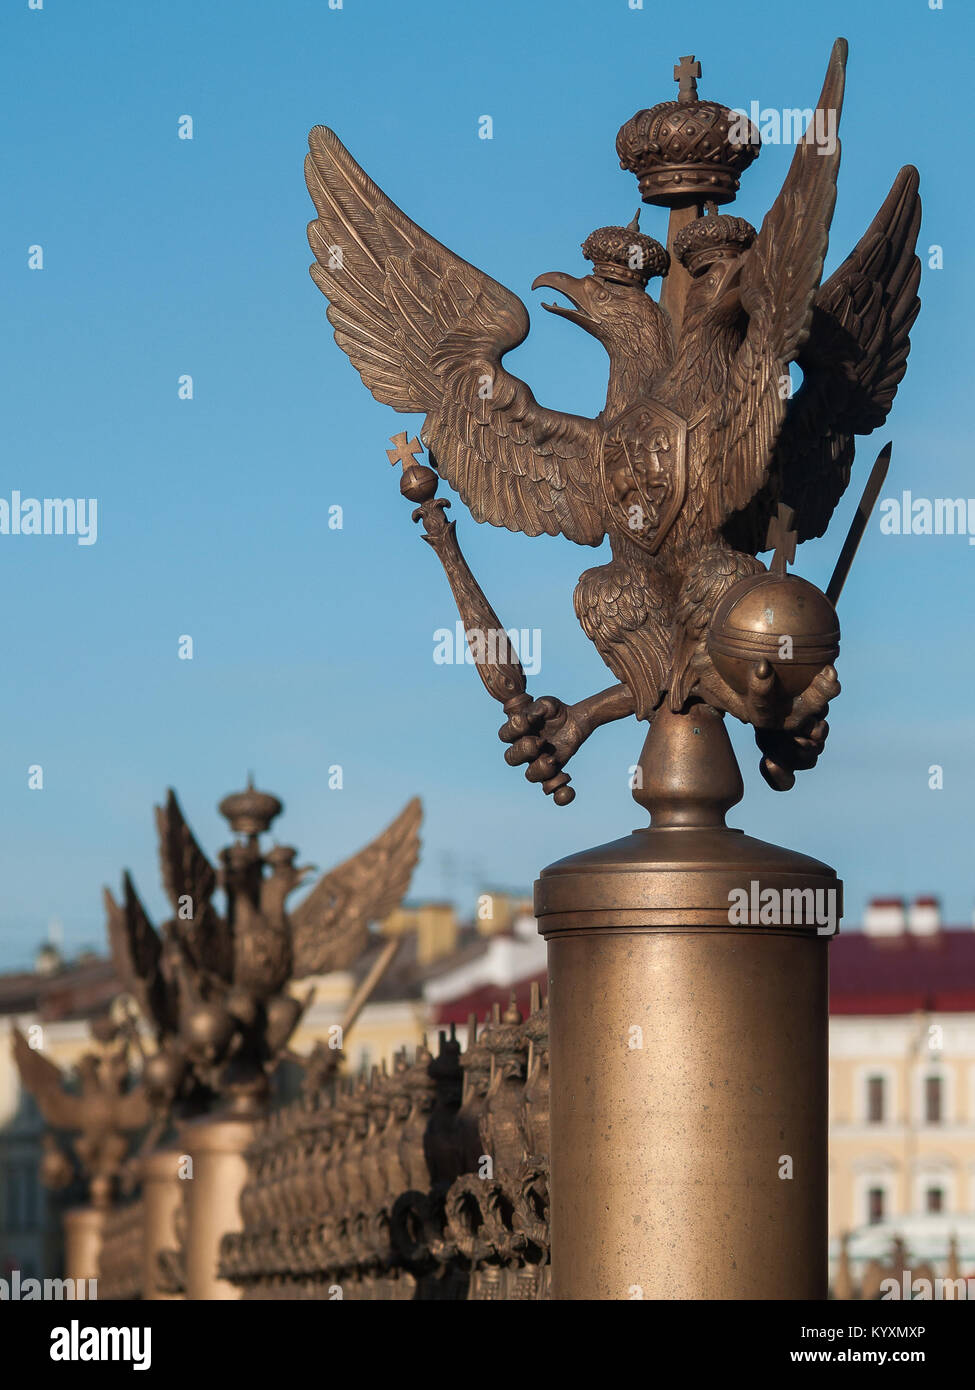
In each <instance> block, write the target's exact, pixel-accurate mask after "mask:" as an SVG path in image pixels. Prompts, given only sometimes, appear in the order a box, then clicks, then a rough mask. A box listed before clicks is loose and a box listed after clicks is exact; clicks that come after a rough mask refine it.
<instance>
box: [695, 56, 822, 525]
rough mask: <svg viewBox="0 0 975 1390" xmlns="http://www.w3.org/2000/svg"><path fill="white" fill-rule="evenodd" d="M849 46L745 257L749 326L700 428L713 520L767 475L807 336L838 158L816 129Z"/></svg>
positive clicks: (744, 499)
mask: <svg viewBox="0 0 975 1390" xmlns="http://www.w3.org/2000/svg"><path fill="white" fill-rule="evenodd" d="M846 53H847V45H846V41H845V39H837V41H836V43H835V44H834V45H833V52H832V54H831V56H830V62H829V67H828V69H827V72H826V79H825V81H824V83H823V90H822V93H821V95H820V98H819V103H818V107H817V111H816V112H814V114H813V119H812V120H811V121H810V123H809V127H808V129H807V130H806V133H805V135H804V137H803V139H802V140H801V141H800V142H799V144H798V145H797V147H796V152H795V155H794V156H793V159H792V164H791V165H790V167H789V173H788V175H787V176H786V180H785V183H784V184H783V185H782V189H781V191H780V192H779V195H778V197H777V198H776V200H775V202H774V204H773V205H772V207H771V208H770V209H769V212H768V213H767V215H766V217H765V220H764V222H763V223H762V228H761V231H760V232H759V234H758V236H757V237H756V239H755V242H754V245H753V246H752V248H751V250H750V251H748V252H747V253H746V254H745V255H744V256H743V257H742V270H741V282H740V284H741V290H740V293H741V302H742V307H743V309H744V310H745V312H746V314H747V315H748V329H747V332H746V334H745V337H744V339H743V341H742V343H741V346H740V347H739V349H738V351H737V353H736V355H735V358H734V360H733V363H732V367H731V379H730V382H729V384H728V387H727V389H726V390H725V391H723V392H722V393H721V394H720V395H719V396H717V397H716V398H715V399H714V400H713V401H712V402H711V403H710V406H711V408H710V410H709V411H708V414H707V416H706V417H705V419H704V421H703V422H702V424H701V426H700V427H699V428H700V429H701V430H702V431H704V432H705V434H710V435H711V442H710V443H709V444H708V445H707V447H708V453H709V458H710V468H709V474H710V480H709V486H708V500H707V502H706V503H705V505H706V506H707V507H708V508H709V509H710V510H711V520H712V521H713V523H714V524H715V525H716V526H720V525H722V524H723V523H724V522H725V521H727V519H728V517H729V516H730V515H731V514H732V513H734V512H737V511H739V510H740V509H742V508H744V507H746V506H747V505H748V503H749V502H750V501H751V500H752V498H753V497H754V496H755V494H756V493H757V492H758V491H759V489H760V488H762V486H763V485H764V483H765V480H766V477H767V474H768V470H769V466H770V464H771V461H772V456H773V452H774V449H775V445H776V440H777V439H778V436H779V431H780V430H781V428H782V424H783V421H784V419H785V415H786V409H787V405H788V392H787V391H785V390H783V381H784V380H786V379H787V378H788V372H789V364H790V363H791V362H793V361H794V360H795V359H796V357H797V356H798V353H799V350H800V348H801V347H802V345H803V343H804V342H805V341H806V338H807V336H808V334H809V327H810V323H811V320H812V313H813V299H814V296H815V294H816V289H817V287H818V285H819V281H820V277H821V275H822V273H823V261H824V259H825V257H826V250H827V247H828V244H829V228H830V223H831V221H832V217H833V208H834V205H835V203H836V175H837V172H838V170H839V162H840V143H839V139H838V138H836V139H835V140H834V142H833V147H832V149H830V148H829V145H828V144H827V143H826V142H825V141H824V140H823V139H822V134H823V132H826V131H830V130H831V131H834V132H835V131H836V129H838V126H839V117H840V111H841V109H842V105H843V89H844V80H845V68H846ZM820 112H822V113H823V114H822V115H819V113H820ZM817 132H819V136H820V138H819V140H817Z"/></svg>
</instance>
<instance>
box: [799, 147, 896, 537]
mask: <svg viewBox="0 0 975 1390" xmlns="http://www.w3.org/2000/svg"><path fill="white" fill-rule="evenodd" d="M920 226H921V200H920V198H919V197H918V172H917V170H916V169H914V168H912V167H911V166H907V167H906V168H904V169H902V170H901V171H900V173H899V174H898V175H897V178H896V179H895V180H894V185H893V187H892V188H891V190H890V193H889V194H888V195H887V198H886V200H885V202H884V205H883V207H882V208H881V209H880V211H879V212H878V213H877V215H876V217H875V218H874V219H873V222H872V223H871V224H870V227H869V228H868V230H867V231H866V232H865V233H864V235H863V236H862V237H861V238H860V240H859V242H858V243H857V245H856V247H855V248H854V250H853V251H852V252H851V253H850V255H849V256H848V257H847V259H846V260H845V261H844V262H843V264H842V265H841V266H840V267H839V269H838V270H837V271H836V272H835V273H834V274H833V275H831V276H830V277H829V279H828V280H827V281H826V283H825V284H824V285H823V286H822V288H821V289H820V291H819V293H818V294H817V295H816V302H815V305H814V307H813V317H812V326H811V329H810V333H809V338H808V340H807V342H806V345H805V347H804V348H803V350H802V352H801V353H800V356H799V365H800V366H801V367H802V370H803V384H802V387H801V388H800V390H799V391H797V392H796V395H795V398H794V400H793V401H792V403H791V404H790V406H789V411H788V414H787V415H786V420H785V426H784V428H783V430H782V434H781V436H780V438H779V445H778V450H777V458H776V465H775V468H774V471H775V472H777V473H778V474H779V475H780V478H781V482H780V485H779V492H780V495H781V498H782V500H783V501H785V502H787V503H788V504H789V506H790V507H792V509H793V511H794V512H795V523H794V524H795V526H796V530H797V532H798V538H799V540H800V541H805V540H809V539H811V538H812V537H813V536H821V535H822V534H823V532H824V531H825V530H826V527H827V526H828V524H829V520H830V517H831V516H832V515H833V510H834V508H835V507H836V504H837V502H838V501H839V500H840V498H841V497H842V496H843V493H844V492H845V491H846V487H847V484H848V483H849V481H850V469H851V466H852V464H853V455H854V449H855V440H854V436H855V435H857V434H869V433H870V432H871V431H872V430H875V429H877V428H878V427H879V426H880V425H882V424H883V423H884V421H885V420H886V418H887V415H888V413H889V411H890V408H891V405H892V404H893V401H894V396H895V394H896V392H897V387H898V386H899V385H900V382H901V378H902V377H903V375H904V372H905V371H906V369H907V355H908V353H909V352H910V350H911V329H912V327H913V326H914V320H915V319H916V318H917V316H918V313H919V311H920V308H921V301H920V299H919V298H918V293H917V291H918V285H919V283H920V279H921V262H920V261H919V260H918V258H917V255H916V254H915V246H916V244H917V236H918V231H919V230H920Z"/></svg>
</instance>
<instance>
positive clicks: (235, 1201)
mask: <svg viewBox="0 0 975 1390" xmlns="http://www.w3.org/2000/svg"><path fill="white" fill-rule="evenodd" d="M256 1127H257V1120H256V1119H251V1118H246V1117H240V1118H238V1117H236V1116H227V1117H219V1116H218V1117H215V1118H210V1117H207V1118H206V1119H203V1120H194V1121H193V1122H192V1123H190V1124H188V1125H187V1126H186V1127H185V1129H184V1130H183V1132H182V1139H183V1142H184V1144H185V1146H186V1153H187V1154H188V1155H189V1156H190V1158H191V1159H192V1160H193V1176H192V1178H187V1179H186V1180H185V1181H184V1182H182V1183H181V1184H180V1186H181V1187H182V1188H183V1189H184V1191H183V1200H184V1202H185V1204H186V1297H187V1298H191V1299H236V1298H240V1296H241V1295H240V1290H239V1289H238V1288H236V1287H235V1285H233V1284H231V1283H230V1282H229V1280H227V1279H221V1278H220V1277H219V1276H218V1274H217V1265H218V1261H219V1256H220V1240H221V1237H222V1236H223V1235H224V1234H225V1233H226V1232H228V1231H239V1230H241V1229H242V1227H243V1223H242V1221H241V1217H240V1207H239V1198H240V1193H241V1190H242V1188H243V1186H244V1183H245V1181H246V1180H247V1161H246V1159H245V1157H244V1152H245V1150H246V1149H247V1146H248V1144H250V1142H251V1140H252V1139H253V1137H254V1133H255V1130H256Z"/></svg>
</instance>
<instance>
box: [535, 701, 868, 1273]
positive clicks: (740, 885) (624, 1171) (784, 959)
mask: <svg viewBox="0 0 975 1390" xmlns="http://www.w3.org/2000/svg"><path fill="white" fill-rule="evenodd" d="M640 768H641V773H642V778H643V786H642V788H641V787H638V788H637V790H635V792H634V796H635V797H636V798H637V800H638V801H640V802H641V804H643V805H646V806H648V807H649V808H650V809H651V812H652V823H651V828H649V829H646V830H638V831H634V833H633V834H632V835H630V836H628V837H626V838H625V839H623V840H618V841H615V842H614V843H612V844H609V845H604V846H601V847H600V848H598V849H595V850H591V851H588V852H586V853H584V854H580V855H575V856H573V857H572V858H569V859H565V860H562V861H560V862H559V863H557V864H554V865H552V866H550V867H549V868H548V869H546V870H544V871H543V873H542V875H541V877H540V879H539V881H538V883H537V884H536V913H537V915H538V917H539V919H540V930H541V931H542V932H543V933H544V935H545V936H546V938H547V940H548V943H549V1037H550V1043H549V1046H550V1059H551V1080H552V1092H551V1202H552V1207H551V1221H552V1291H553V1297H555V1298H564V1299H627V1298H641V1297H642V1298H664V1299H748V1298H767V1299H790V1298H796V1299H798V1298H825V1296H826V1196H827V1193H826V1184H827V1155H826V1125H827V1062H828V1052H827V1023H828V979H827V960H828V957H827V949H828V943H829V936H830V934H831V933H832V932H833V931H835V929H836V924H837V923H838V920H839V913H840V907H841V903H840V891H841V885H840V884H839V882H838V880H837V878H836V875H835V873H834V872H833V870H832V869H830V868H829V867H828V866H827V865H825V864H821V863H819V862H818V861H817V860H814V859H810V858H808V857H807V856H805V855H799V854H793V853H791V852H789V851H787V850H783V849H779V848H778V847H776V846H774V845H768V844H764V843H762V842H761V841H758V840H754V839H751V838H750V837H748V836H745V835H743V834H742V833H741V831H736V830H729V829H728V828H726V827H725V826H724V812H725V811H726V810H727V809H728V808H729V807H730V806H731V805H733V804H734V803H735V802H736V801H737V800H739V799H740V797H741V791H742V787H741V779H740V774H739V773H738V768H737V764H736V763H735V760H734V754H733V752H732V750H731V745H730V742H729V740H728V736H727V733H726V731H725V729H724V724H723V721H722V720H721V719H720V718H719V717H718V716H717V715H715V714H714V712H713V711H711V710H709V709H708V708H707V707H705V706H698V707H697V708H696V709H693V710H692V711H691V713H690V714H687V715H673V714H671V713H669V712H668V711H661V712H659V713H658V714H657V715H656V716H655V717H654V721H653V726H652V728H651V732H650V735H649V736H648V739H647V745H646V748H645V750H644V756H643V759H642V761H641V764H640Z"/></svg>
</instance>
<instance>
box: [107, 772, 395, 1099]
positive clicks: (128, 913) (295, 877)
mask: <svg viewBox="0 0 975 1390" xmlns="http://www.w3.org/2000/svg"><path fill="white" fill-rule="evenodd" d="M281 810H282V804H281V802H280V801H279V800H278V799H277V798H276V797H274V796H270V795H269V794H268V793H266V792H261V791H258V790H256V789H255V788H254V787H253V786H252V785H249V786H248V787H247V790H246V791H243V792H237V793H234V794H233V795H231V796H228V797H226V798H225V799H224V800H223V801H222V802H221V803H220V811H221V813H222V814H223V815H224V816H225V817H226V818H227V820H228V821H229V822H230V826H231V828H232V830H233V831H234V832H235V833H236V835H237V840H236V841H235V843H233V844H231V845H229V846H228V847H227V848H226V849H224V850H222V851H221V853H220V869H219V870H217V869H215V868H214V867H213V866H212V865H211V864H210V862H209V860H208V859H207V857H206V855H205V854H204V853H203V851H202V850H201V849H200V847H199V845H198V844H197V842H196V840H195V838H194V836H193V832H192V831H191V830H190V828H189V826H188V825H187V823H186V821H185V819H184V817H183V813H182V810H181V809H180V806H179V802H178V801H177V800H176V797H175V794H174V793H173V792H172V791H170V792H169V794H168V796H167V799H166V804H165V806H162V807H157V808H156V824H157V827H158V831H159V850H160V859H161V864H162V876H163V882H164V885H165V888H166V893H167V895H168V897H169V900H170V902H171V904H172V908H173V916H172V918H171V919H170V920H169V921H167V922H165V923H164V924H163V927H162V930H161V932H157V931H156V929H155V927H154V926H153V924H152V922H151V921H150V920H149V917H148V914H147V913H146V910H145V908H144V907H143V905H142V903H141V901H140V899H139V897H138V895H137V893H136V891H135V888H134V887H133V885H132V880H131V879H130V878H129V875H128V874H125V876H124V878H123V886H122V901H121V902H120V903H119V902H117V901H116V900H115V898H114V897H113V896H112V894H111V893H110V892H109V891H108V890H107V889H106V890H105V906H106V910H107V914H108V935H109V940H110V942H111V948H112V956H113V959H114V961H115V965H116V969H117V970H118V972H119V974H120V976H121V977H122V980H123V981H124V982H125V986H126V988H127V989H129V990H130V991H131V993H132V994H133V995H134V997H135V998H136V1000H137V1001H138V1003H139V1005H140V1008H141V1010H142V1013H143V1014H144V1016H145V1018H146V1020H147V1022H148V1024H149V1025H150V1027H151V1028H152V1030H153V1032H154V1033H155V1040H156V1051H155V1053H153V1054H152V1055H150V1056H149V1057H148V1058H147V1060H146V1063H145V1068H144V1075H145V1081H146V1086H147V1088H148V1090H149V1094H150V1098H151V1100H152V1101H153V1102H154V1104H155V1105H156V1107H157V1109H158V1110H159V1111H162V1112H176V1113H179V1114H182V1115H190V1114H193V1113H200V1112H201V1111H203V1110H205V1109H207V1108H208V1107H209V1106H210V1105H211V1104H212V1102H213V1101H214V1100H215V1098H216V1097H218V1096H219V1097H221V1098H224V1099H226V1100H227V1101H228V1103H229V1106H230V1108H231V1109H232V1110H236V1111H238V1112H240V1113H245V1112H248V1111H251V1110H254V1109H255V1108H257V1107H260V1106H261V1105H262V1104H263V1102H264V1100H265V1099H266V1095H267V1087H268V1077H269V1075H270V1073H271V1072H272V1071H273V1069H274V1067H275V1066H276V1065H277V1063H278V1062H279V1061H280V1060H281V1058H282V1056H284V1055H285V1051H286V1048H287V1044H288V1041H289V1039H290V1038H291V1035H292V1033H293V1032H294V1030H295V1028H296V1027H297V1025H298V1022H299V1020H300V1018H301V1016H302V1014H303V1012H304V1010H305V1009H306V1008H307V1006H308V1004H309V1003H310V1002H311V997H312V996H311V994H309V995H308V996H307V998H306V999H305V1000H304V1001H303V1002H302V1001H300V1000H298V999H296V998H295V997H294V996H293V995H292V994H290V993H289V992H288V989H287V986H288V982H289V981H290V980H292V979H303V978H305V977H306V976H309V975H324V974H327V973H328V972H330V971H333V970H345V969H349V968H350V967H351V966H352V965H353V964H354V963H355V962H356V961H357V959H358V958H359V956H360V955H362V953H363V952H364V951H365V950H366V949H367V947H368V946H369V944H370V941H371V940H372V934H371V933H370V931H369V926H370V923H372V922H381V921H383V920H384V919H385V918H386V917H388V916H389V914H390V913H391V912H393V910H394V909H395V908H396V907H398V906H399V903H400V901H401V899H402V897H403V895H404V893H405V892H406V890H407V888H408V886H409V883H410V879H411V877H412V874H413V869H414V866H415V864H416V861H417V857H418V855H419V850H420V840H419V828H420V821H421V818H422V808H421V805H420V802H419V801H418V800H415V799H414V800H413V801H411V802H409V804H408V805H407V806H406V807H405V808H404V809H403V811H401V812H400V814H399V815H398V816H397V817H396V819H395V820H394V821H393V822H392V824H391V825H389V826H387V828H386V829H385V830H384V831H383V832H382V833H381V834H380V835H378V836H377V837H376V839H374V840H373V841H372V842H371V843H370V844H368V845H366V846H365V847H364V848H363V849H360V850H359V851H358V852H357V853H356V854H354V855H352V856H351V858H349V859H346V860H345V861H344V863H342V864H339V865H338V867H337V868H334V869H331V870H330V871H329V872H328V873H326V874H323V875H322V876H321V878H320V879H319V880H318V882H317V883H316V884H315V886H314V887H313V888H312V890H311V892H310V893H309V894H308V896H307V897H305V898H304V899H303V900H302V901H301V902H300V903H299V904H298V905H297V906H296V907H294V908H293V909H291V910H290V911H289V910H288V909H286V907H285V903H286V900H287V899H288V897H289V896H290V895H291V893H293V892H294V890H295V889H296V888H297V887H298V885H299V884H300V883H301V882H302V880H303V879H305V878H306V877H307V876H308V874H310V873H312V872H314V870H313V868H312V867H310V866H305V867H299V866H296V865H295V862H294V860H295V855H296V851H295V850H294V849H292V848H290V847H289V846H286V845H274V846H273V847H272V848H271V849H269V850H267V851H266V852H264V851H263V850H262V849H261V846H260V843H259V839H260V836H261V835H262V834H263V833H264V832H266V831H267V830H268V828H269V826H270V824H271V822H272V821H273V820H274V818H275V817H276V816H277V815H279V814H280V812H281ZM218 887H219V888H221V889H222V890H223V892H224V895H225V898H226V910H225V912H224V914H223V915H221V914H220V913H219V912H217V910H216V908H215V907H214V905H213V901H212V899H213V895H214V893H215V892H216V890H217V888H218Z"/></svg>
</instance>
